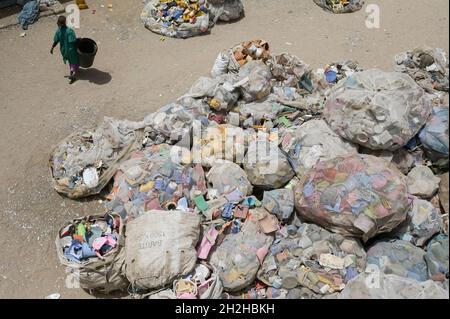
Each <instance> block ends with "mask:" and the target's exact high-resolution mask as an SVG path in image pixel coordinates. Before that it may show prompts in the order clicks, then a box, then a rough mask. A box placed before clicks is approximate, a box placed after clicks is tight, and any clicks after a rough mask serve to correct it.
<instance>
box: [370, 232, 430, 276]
mask: <svg viewBox="0 0 450 319" xmlns="http://www.w3.org/2000/svg"><path fill="white" fill-rule="evenodd" d="M424 257H425V251H424V250H422V249H421V248H419V247H416V246H414V245H413V244H411V243H410V242H409V241H404V240H392V241H381V242H378V243H376V244H374V245H373V246H371V247H370V248H369V249H368V250H367V264H368V265H369V264H370V265H375V266H376V267H378V269H377V271H378V270H379V271H380V272H383V273H386V274H395V275H397V276H401V277H406V278H410V279H414V280H417V281H426V280H428V268H427V264H426V263H425V259H424Z"/></svg>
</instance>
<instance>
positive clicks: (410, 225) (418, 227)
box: [394, 197, 443, 247]
mask: <svg viewBox="0 0 450 319" xmlns="http://www.w3.org/2000/svg"><path fill="white" fill-rule="evenodd" d="M442 229H443V221H442V215H441V212H440V211H439V210H438V209H437V208H435V207H434V206H433V205H432V204H431V203H430V202H428V201H426V200H422V199H419V198H417V197H414V198H413V203H412V207H411V210H410V211H409V213H408V217H407V219H406V221H404V222H403V223H401V224H400V225H399V226H398V228H397V229H395V230H394V235H395V236H396V237H397V238H400V239H402V240H406V241H410V242H411V243H412V244H414V245H416V246H419V247H423V246H424V245H425V244H426V243H427V242H428V240H429V239H430V238H431V237H433V236H434V235H435V234H437V233H439V232H440V231H441V230H442Z"/></svg>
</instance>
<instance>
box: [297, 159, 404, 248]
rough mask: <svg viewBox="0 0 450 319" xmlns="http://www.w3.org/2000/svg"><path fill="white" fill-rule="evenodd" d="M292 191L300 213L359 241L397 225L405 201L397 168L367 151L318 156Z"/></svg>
mask: <svg viewBox="0 0 450 319" xmlns="http://www.w3.org/2000/svg"><path fill="white" fill-rule="evenodd" d="M294 192H295V204H296V210H297V213H298V214H299V216H300V217H301V218H304V219H305V220H308V221H311V222H314V223H316V224H318V225H321V226H322V227H325V228H327V229H329V230H331V231H333V232H335V233H339V234H342V235H345V236H355V237H361V238H363V240H364V241H367V240H368V239H369V238H371V237H373V236H375V235H377V234H379V233H384V232H389V231H391V230H392V229H394V228H395V227H396V226H398V225H399V224H400V223H401V222H402V221H404V220H405V218H406V215H407V212H408V209H409V205H410V204H409V202H408V194H407V186H406V183H405V177H404V176H403V174H401V173H400V172H399V171H398V170H397V169H396V168H395V167H393V166H392V165H391V164H390V163H389V162H387V161H385V160H383V159H380V158H377V157H374V156H371V155H362V154H360V155H355V156H349V157H337V158H335V159H332V160H328V161H324V162H319V163H318V164H316V166H315V167H314V168H313V169H311V170H308V171H306V173H305V175H304V176H303V178H302V179H301V183H299V184H298V185H297V186H296V188H295V189H294Z"/></svg>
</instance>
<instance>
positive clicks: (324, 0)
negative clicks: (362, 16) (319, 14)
mask: <svg viewBox="0 0 450 319" xmlns="http://www.w3.org/2000/svg"><path fill="white" fill-rule="evenodd" d="M314 3H315V4H317V5H318V6H319V7H321V8H322V9H324V10H325V11H328V12H331V13H351V12H355V11H359V10H361V8H362V7H363V6H364V1H363V0H350V1H342V0H314Z"/></svg>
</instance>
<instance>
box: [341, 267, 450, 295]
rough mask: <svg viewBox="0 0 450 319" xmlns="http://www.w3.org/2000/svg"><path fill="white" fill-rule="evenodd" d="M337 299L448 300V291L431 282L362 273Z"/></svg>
mask: <svg viewBox="0 0 450 319" xmlns="http://www.w3.org/2000/svg"><path fill="white" fill-rule="evenodd" d="M337 299H448V290H446V289H444V287H443V286H442V285H441V284H439V283H437V282H435V281H432V280H427V281H423V282H419V281H417V280H414V279H411V278H405V277H400V276H397V275H394V274H383V273H378V274H373V273H362V274H360V275H359V276H358V277H356V278H355V279H353V280H351V281H350V282H349V283H348V284H347V286H346V287H345V289H344V290H343V291H342V292H341V293H340V294H338V296H337Z"/></svg>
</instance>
